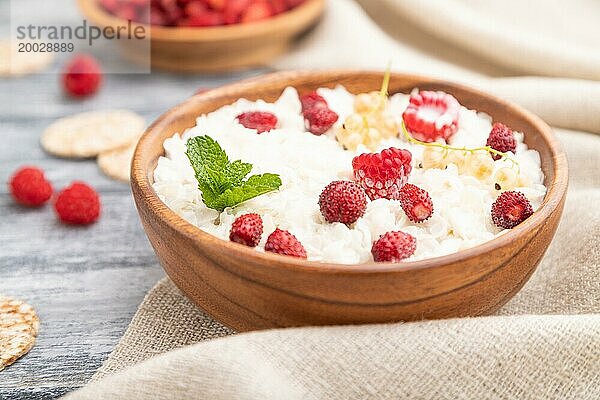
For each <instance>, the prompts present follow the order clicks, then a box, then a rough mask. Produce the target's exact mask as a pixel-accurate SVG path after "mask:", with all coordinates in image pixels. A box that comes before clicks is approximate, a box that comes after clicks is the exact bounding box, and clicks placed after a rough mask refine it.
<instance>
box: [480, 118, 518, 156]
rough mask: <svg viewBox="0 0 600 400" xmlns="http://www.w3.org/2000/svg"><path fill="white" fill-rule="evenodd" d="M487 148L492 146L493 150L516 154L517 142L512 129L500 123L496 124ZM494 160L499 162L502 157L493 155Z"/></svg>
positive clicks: (489, 137)
mask: <svg viewBox="0 0 600 400" xmlns="http://www.w3.org/2000/svg"><path fill="white" fill-rule="evenodd" d="M486 146H490V147H491V148H492V149H494V150H498V151H501V152H502V153H506V152H509V151H512V152H513V153H514V152H515V151H516V150H517V141H516V140H515V135H514V134H513V131H512V129H510V128H509V127H508V126H506V125H504V124H501V123H500V122H496V123H495V124H494V125H493V126H492V130H491V131H490V135H489V136H488V139H487V143H486ZM492 158H493V159H494V160H499V159H500V158H501V156H499V155H498V154H492Z"/></svg>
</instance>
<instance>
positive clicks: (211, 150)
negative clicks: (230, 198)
mask: <svg viewBox="0 0 600 400" xmlns="http://www.w3.org/2000/svg"><path fill="white" fill-rule="evenodd" d="M186 154H187V156H188V158H189V159H190V163H191V164H192V168H194V172H195V173H196V179H197V180H198V182H199V183H201V185H202V186H205V187H209V188H210V191H212V192H214V193H215V194H219V193H222V192H223V191H224V190H226V189H228V188H229V187H231V185H229V181H228V180H227V178H226V176H225V174H224V170H225V168H226V167H227V165H229V159H228V158H227V154H225V151H223V149H222V148H221V146H220V145H219V143H217V142H216V141H215V140H213V139H212V138H211V137H210V136H196V137H193V138H190V139H189V140H188V141H187V151H186ZM200 190H202V188H200ZM202 192H203V193H204V191H203V190H202Z"/></svg>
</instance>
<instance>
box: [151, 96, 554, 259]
mask: <svg viewBox="0 0 600 400" xmlns="http://www.w3.org/2000/svg"><path fill="white" fill-rule="evenodd" d="M318 93H319V94H320V95H321V96H323V97H324V98H325V100H326V101H327V103H328V105H329V108H330V109H331V110H333V111H334V112H335V113H337V114H338V115H339V119H338V120H337V122H336V123H335V125H334V126H333V127H332V128H331V129H329V130H328V131H327V132H325V134H323V135H320V136H317V135H313V134H311V133H310V132H307V131H306V128H305V120H304V117H303V115H302V106H301V103H300V100H299V97H298V93H297V92H296V90H295V89H294V88H287V89H286V90H285V91H284V92H283V94H282V95H281V97H280V98H279V99H278V100H277V101H276V102H275V103H266V102H263V101H261V100H259V101H256V102H252V101H248V100H245V99H240V100H239V101H237V102H235V103H234V104H232V105H228V106H225V107H222V108H220V109H218V110H216V111H215V112H212V113H210V114H207V115H201V116H199V117H198V119H197V125H196V126H195V127H193V128H191V129H189V130H187V131H186V132H182V133H174V136H173V137H171V138H169V139H167V140H166V141H165V142H164V148H165V156H164V157H161V158H160V159H159V162H158V166H157V167H156V169H155V171H154V180H155V183H154V185H153V187H154V190H155V191H156V193H157V194H158V195H159V197H160V198H161V200H162V201H163V202H165V204H167V205H168V206H169V207H170V208H171V209H172V210H174V211H175V212H176V213H177V214H179V215H180V216H181V217H183V218H184V219H186V220H187V221H188V222H190V223H191V224H193V225H195V226H197V227H198V228H200V229H202V230H203V231H205V232H208V233H210V234H212V235H215V236H218V237H220V238H222V239H224V240H229V235H230V230H231V227H232V224H233V222H234V220H235V219H236V218H237V217H238V216H240V215H243V214H247V213H257V214H259V215H260V216H261V217H262V222H263V225H264V228H263V230H264V234H262V236H261V239H260V243H259V244H258V246H256V250H257V251H264V245H265V242H266V240H267V237H268V236H269V234H270V233H271V232H273V231H274V230H275V229H276V228H280V229H283V230H287V231H289V232H291V233H293V235H294V236H295V237H296V238H297V239H298V240H299V241H300V242H301V243H302V245H303V246H304V248H305V249H306V254H307V256H308V259H309V260H314V261H324V262H334V263H346V264H357V263H364V262H369V261H373V255H372V253H371V249H372V245H373V242H375V241H376V240H377V239H378V238H379V237H380V236H381V235H383V234H385V233H386V232H391V231H402V232H405V233H408V234H410V235H412V236H413V237H414V238H415V239H416V250H415V251H414V254H412V256H410V258H408V259H407V260H408V261H411V260H420V259H424V258H430V257H436V256H442V255H446V254H450V253H454V252H457V251H459V250H462V249H467V248H470V247H473V246H476V245H478V244H481V243H483V242H486V241H488V240H490V239H493V238H494V237H495V236H497V235H500V234H502V233H503V232H504V231H505V230H503V229H501V228H499V227H498V226H496V225H495V224H494V223H493V221H492V218H491V216H490V209H491V207H492V203H494V201H495V200H496V199H497V197H498V196H499V194H500V193H501V192H503V191H506V190H514V191H518V192H521V193H523V194H524V195H525V196H526V198H527V199H528V200H529V202H530V203H531V207H532V208H533V210H534V211H535V210H537V209H538V208H539V206H540V204H541V202H542V200H543V198H544V195H545V193H546V188H545V187H544V185H543V178H544V177H543V173H542V171H541V168H540V157H539V154H538V153H537V152H536V151H535V150H530V149H528V148H527V146H526V145H525V144H524V143H523V134H522V133H519V132H514V138H515V139H516V152H515V154H514V155H513V154H512V153H511V154H510V157H511V158H512V159H513V160H514V161H516V163H517V164H516V166H515V162H513V161H511V160H510V159H506V158H504V159H500V160H497V161H492V162H489V161H488V160H487V159H489V160H491V156H490V154H489V153H488V152H474V153H472V154H471V153H468V156H469V157H470V158H469V165H464V164H465V163H464V160H462V158H461V157H463V156H466V155H467V153H462V152H459V151H449V152H446V153H442V150H438V149H436V148H432V147H425V146H422V145H420V144H415V143H409V142H408V141H407V140H406V138H405V137H404V136H403V135H402V133H399V134H398V135H397V136H394V137H391V138H387V139H383V140H382V141H380V142H378V143H377V144H376V146H375V147H371V148H367V147H365V146H364V145H361V144H359V145H358V147H357V148H356V149H355V150H349V149H345V148H344V146H342V145H341V144H340V142H339V141H338V140H337V139H336V130H339V129H342V124H343V123H344V121H345V120H346V118H347V117H349V116H350V115H351V114H352V113H353V112H354V99H355V96H354V95H352V94H350V93H348V92H347V91H346V90H345V89H344V88H343V87H339V86H338V87H337V88H336V89H323V88H322V89H319V90H318ZM408 103H409V95H406V94H395V95H393V96H391V97H390V98H389V102H388V104H387V109H386V112H387V113H388V115H391V116H392V117H393V118H396V120H397V121H396V122H397V123H398V124H400V123H401V121H402V114H403V112H404V110H405V109H406V107H407V105H408ZM249 111H266V112H270V113H273V114H275V115H276V116H277V127H276V128H275V129H272V130H270V131H268V132H264V133H261V134H257V133H256V130H254V129H249V128H246V127H244V126H242V125H241V124H240V123H239V122H238V120H237V119H236V117H237V116H238V115H240V114H241V113H244V112H249ZM427 112H428V111H427V110H425V111H424V114H426V113H427ZM491 129H492V121H491V118H490V117H489V116H487V115H485V114H482V113H477V112H476V111H473V110H468V109H466V108H464V107H462V106H461V107H460V110H459V112H458V130H457V131H456V132H455V133H454V134H452V135H451V136H450V138H449V139H448V140H447V142H448V144H449V145H451V146H455V147H467V148H476V147H482V146H485V145H486V140H487V138H488V135H489V134H490V130H491ZM200 135H208V136H210V137H211V138H212V139H214V140H215V141H216V142H218V144H219V145H220V146H221V147H222V149H223V150H225V152H226V153H227V155H228V156H229V159H230V160H232V161H233V160H238V159H239V160H242V161H244V162H247V163H251V164H252V165H253V167H252V172H251V174H262V173H274V174H278V175H279V176H280V178H281V182H282V184H281V187H280V188H279V189H278V190H275V191H271V192H269V193H266V194H263V195H261V196H258V197H255V198H252V199H250V200H248V201H245V202H243V203H241V204H239V205H237V206H236V207H233V208H226V209H225V210H223V211H222V212H220V211H218V210H215V209H211V208H208V207H207V206H206V205H205V204H204V202H203V199H202V193H201V191H200V190H199V188H198V180H197V179H196V177H195V173H194V169H193V168H192V166H191V164H190V159H188V156H187V155H186V142H187V140H188V139H189V138H191V137H195V136H200ZM390 147H395V148H398V149H407V150H409V151H410V152H411V153H412V171H411V172H410V174H409V176H408V182H409V183H411V184H414V185H416V186H418V187H420V188H422V189H424V190H425V191H427V192H428V193H429V195H430V197H431V201H432V202H433V214H432V215H431V217H430V218H428V219H427V220H425V221H423V222H419V223H415V222H412V221H411V220H409V218H408V217H407V215H406V213H405V212H404V211H403V209H402V207H401V206H400V202H399V200H393V199H392V200H389V199H386V198H379V199H375V200H369V201H368V203H367V206H366V210H365V212H364V215H362V216H361V217H360V218H358V220H357V221H356V222H354V223H352V224H348V225H346V224H344V223H341V222H333V223H331V222H328V221H326V220H325V218H324V216H323V214H322V213H321V211H320V208H319V204H318V201H319V195H320V194H321V192H322V191H323V189H324V188H325V187H326V186H327V185H328V184H330V183H331V182H332V181H337V180H347V181H351V180H353V179H354V177H353V166H352V160H353V158H354V157H355V156H358V155H359V154H362V153H371V152H379V151H381V150H383V149H387V148H390ZM424 153H425V154H424ZM444 155H446V157H445V158H444V159H443V161H440V157H442V156H444ZM424 156H425V157H424ZM484 158H487V159H484ZM481 164H483V165H481Z"/></svg>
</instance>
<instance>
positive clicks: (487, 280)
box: [131, 71, 568, 331]
mask: <svg viewBox="0 0 600 400" xmlns="http://www.w3.org/2000/svg"><path fill="white" fill-rule="evenodd" d="M382 76H383V73H380V72H351V71H329V72H283V73H276V74H272V75H267V76H264V77H260V78H256V79H251V80H247V81H243V82H240V83H235V84H232V85H229V86H225V87H222V88H218V89H215V90H212V91H209V92H206V93H204V94H200V95H196V96H194V97H192V98H190V99H189V100H187V101H185V102H184V103H182V104H180V105H178V106H177V107H175V108H173V109H172V110H170V111H168V112H167V113H166V114H164V115H163V116H162V117H160V118H159V119H158V120H157V121H156V122H154V124H152V126H150V128H148V130H147V131H146V133H145V134H144V136H143V137H142V138H141V140H140V142H139V144H138V146H137V149H136V152H135V156H134V160H133V165H132V170H131V174H132V179H131V185H132V189H133V195H134V199H135V202H136V205H137V207H138V211H139V214H140V217H141V220H142V224H143V226H144V229H145V230H146V233H147V235H148V238H149V239H150V242H151V243H152V246H153V247H154V250H155V251H156V254H157V256H158V259H159V260H160V262H161V264H162V266H163V267H164V269H165V270H166V272H167V274H168V275H169V276H170V277H171V279H172V280H173V281H174V282H175V284H177V286H178V287H179V288H180V289H181V290H182V291H183V292H184V293H185V294H186V295H187V296H188V297H189V298H190V299H192V300H193V301H194V302H195V303H196V304H197V305H198V306H200V307H201V308H203V309H204V310H206V311H207V312H208V313H209V314H210V315H212V316H213V317H214V318H216V319H217V320H219V321H221V322H223V323H224V324H226V325H228V326H230V327H232V328H234V329H236V330H239V331H246V330H252V329H263V328H274V327H287V326H300V325H329V324H358V323H374V322H392V321H407V320H420V319H432V318H449V317H465V316H476V315H482V314H488V313H491V312H493V311H495V310H497V309H498V308H499V307H501V306H502V305H503V304H504V303H506V302H507V301H508V300H509V299H510V298H511V297H512V296H514V295H515V293H517V291H518V290H519V289H520V288H521V287H522V286H523V285H524V284H525V282H526V281H527V279H528V278H529V277H530V276H531V274H532V273H533V271H534V270H535V268H536V266H537V265H538V263H539V262H540V260H541V259H542V256H543V255H544V252H545V251H546V249H547V248H548V245H549V244H550V241H551V240H552V237H553V235H554V232H555V230H556V227H557V225H558V222H559V219H560V216H561V213H562V209H563V204H564V201H565V194H566V190H567V179H568V178H567V161H566V157H565V154H564V153H563V151H562V149H561V147H560V145H559V144H558V142H557V140H556V139H555V138H554V136H553V133H552V130H551V129H550V128H549V127H548V126H547V125H546V124H545V123H544V122H542V121H541V120H540V119H539V118H538V117H536V116H534V115H533V114H531V113H529V112H528V111H526V110H524V109H522V108H521V107H519V106H516V105H514V104H511V103H508V102H506V101H503V100H500V99H497V98H495V97H493V96H490V95H488V94H485V93H482V92H479V91H477V90H474V89H470V88H467V87H464V86H460V85H456V84H453V83H448V82H443V81H437V80H433V79H429V78H424V77H419V76H413V75H403V74H392V77H391V83H390V93H396V92H405V93H406V92H409V91H410V90H411V89H413V88H414V87H418V88H420V89H434V90H443V91H446V92H449V93H451V94H453V95H454V96H456V98H457V99H458V100H459V101H460V102H461V103H462V104H463V105H465V106H466V107H468V108H472V109H477V110H479V111H484V112H486V113H488V114H489V115H491V116H492V117H493V118H494V120H497V121H502V122H504V123H506V124H508V125H509V126H511V127H513V128H514V129H516V130H519V131H522V132H525V142H526V143H527V144H528V145H529V146H530V147H531V148H534V149H536V150H537V151H539V153H540V155H541V159H542V169H543V171H544V174H545V179H546V181H545V184H546V185H547V187H548V193H547V195H546V197H545V199H544V201H543V204H542V206H541V208H540V209H539V210H538V211H537V212H535V213H534V214H533V216H531V217H530V218H529V219H527V220H526V221H525V222H523V223H522V224H520V225H518V226H517V227H515V228H514V229H512V230H511V231H509V232H507V233H506V234H504V235H502V236H500V237H498V238H495V239H493V240H491V241H489V242H486V243H484V244H481V245H479V246H477V247H474V248H471V249H468V250H464V251H460V252H458V253H455V254H451V255H447V256H444V257H438V258H432V259H428V260H423V261H416V262H403V263H399V264H393V263H367V264H361V265H341V264H327V263H319V262H310V261H305V260H300V259H296V258H292V257H285V256H280V255H276V254H270V253H267V254H264V253H259V252H257V251H255V250H253V249H250V248H248V247H246V246H243V245H239V244H237V243H233V242H229V241H225V240H221V239H219V238H217V237H215V236H212V235H210V234H208V233H205V232H203V231H201V230H200V229H198V228H196V227H195V226H193V225H191V224H189V223H188V222H186V221H184V220H183V219H182V218H180V217H179V216H178V215H177V214H175V213H174V212H173V211H171V210H170V209H169V208H168V207H167V206H166V205H165V204H164V203H163V202H162V201H161V200H160V199H159V198H158V196H157V195H156V193H155V192H154V190H153V189H152V182H153V171H154V168H155V166H156V164H157V159H158V157H159V156H161V155H163V154H164V152H163V147H162V145H163V141H164V140H165V139H166V138H168V137H171V136H172V135H173V134H175V133H176V132H183V131H184V130H185V129H186V128H189V127H192V126H194V125H195V119H196V117H197V116H198V115H200V114H203V113H207V112H210V111H213V110H215V109H217V108H219V107H221V106H223V105H226V104H230V103H232V102H234V101H235V100H237V99H238V98H240V97H245V98H248V99H252V100H255V99H265V100H267V101H273V100H275V99H276V98H277V97H278V96H279V95H280V94H281V92H282V90H283V89H284V88H285V87H286V86H294V87H296V88H297V89H298V90H299V91H300V92H301V93H302V92H308V91H311V90H314V89H316V88H318V87H324V86H326V87H333V86H335V85H337V84H342V85H344V86H345V87H346V88H347V89H348V90H350V91H351V92H354V93H360V92H368V91H372V90H377V89H378V88H379V86H380V84H381V80H382Z"/></svg>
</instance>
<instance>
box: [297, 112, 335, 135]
mask: <svg viewBox="0 0 600 400" xmlns="http://www.w3.org/2000/svg"><path fill="white" fill-rule="evenodd" d="M337 120H338V115H337V113H335V112H334V111H331V110H330V109H329V108H322V107H313V108H311V109H310V110H307V111H305V112H304V122H305V124H306V129H307V130H308V131H309V132H310V133H312V134H313V135H317V136H320V135H322V134H324V133H325V132H327V131H328V130H329V129H330V128H331V127H332V126H333V124H335V123H336V121H337Z"/></svg>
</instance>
